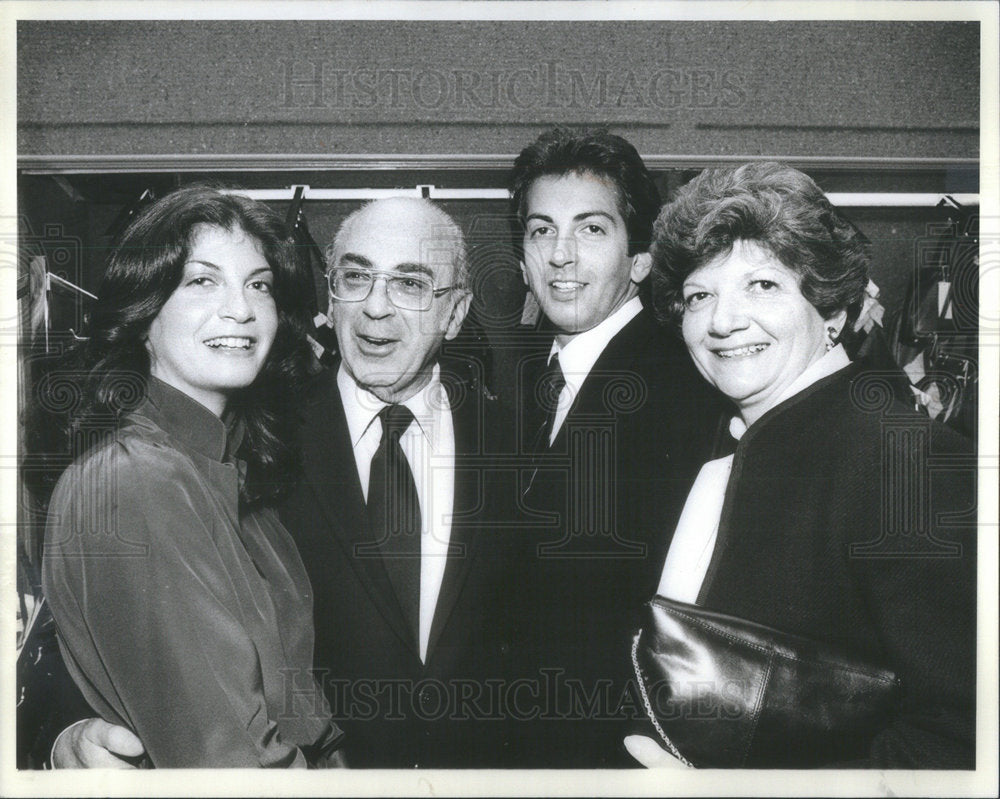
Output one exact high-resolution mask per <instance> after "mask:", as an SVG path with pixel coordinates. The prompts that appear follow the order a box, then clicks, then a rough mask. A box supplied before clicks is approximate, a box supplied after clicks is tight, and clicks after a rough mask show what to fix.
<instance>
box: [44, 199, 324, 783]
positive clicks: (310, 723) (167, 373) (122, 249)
mask: <svg viewBox="0 0 1000 799" xmlns="http://www.w3.org/2000/svg"><path fill="white" fill-rule="evenodd" d="M291 248H292V245H291V243H290V242H289V240H288V237H287V233H286V230H285V228H284V226H283V224H282V222H281V220H280V219H279V218H278V217H277V215H276V214H274V212H272V211H271V210H269V209H268V208H267V207H266V206H263V205H261V204H259V203H255V202H253V201H251V200H248V199H246V198H243V197H239V196H236V195H228V194H224V193H221V192H219V191H216V190H214V189H211V188H205V187H192V188H185V189H181V190H178V191H176V192H174V193H173V194H170V195H168V196H167V197H165V198H164V199H162V200H160V201H158V202H157V203H155V204H154V205H152V206H151V207H149V208H148V209H146V210H145V211H144V212H143V213H142V214H141V215H140V216H139V218H138V219H136V221H135V222H134V223H133V224H132V225H131V226H130V227H129V228H128V229H127V230H126V231H125V233H124V235H123V237H122V239H121V241H120V242H119V244H118V246H117V248H116V249H115V251H114V253H113V254H112V257H111V259H110V263H109V265H108V268H107V271H106V273H105V275H104V277H103V280H102V282H101V285H100V288H99V290H98V294H99V299H98V300H97V302H96V304H95V307H94V309H93V311H92V316H91V323H90V329H89V331H88V333H89V339H88V340H87V341H86V342H84V343H83V344H81V346H80V348H79V349H78V350H77V351H76V352H75V353H73V357H72V359H71V366H70V367H69V368H67V369H60V370H56V371H55V372H52V373H50V374H49V375H48V376H47V378H46V379H45V381H44V382H43V384H42V385H41V386H40V389H39V398H40V400H41V402H42V403H43V405H44V404H48V405H49V406H50V407H52V406H55V405H58V404H59V401H60V400H62V399H65V397H66V395H67V394H72V395H74V396H77V397H78V398H79V402H78V405H77V407H76V408H74V409H73V410H72V413H71V414H70V416H69V420H68V424H67V434H68V437H69V441H70V447H71V449H70V452H71V454H72V455H73V456H74V458H75V460H74V461H73V463H72V465H71V466H70V467H69V468H68V469H67V470H66V471H65V473H64V474H63V475H62V477H61V478H60V480H59V483H58V485H57V486H56V488H55V491H54V492H53V495H52V499H51V503H50V506H49V519H48V525H47V530H46V543H45V551H44V561H43V583H44V590H45V594H46V596H47V597H48V601H49V602H50V604H51V607H52V612H53V616H54V618H55V621H56V624H57V627H58V632H59V637H60V646H61V648H62V652H63V656H64V658H65V660H66V663H67V667H68V668H69V670H70V673H71V674H72V676H73V678H74V679H75V681H76V682H77V684H78V686H79V687H80V689H81V691H82V692H83V694H84V696H85V697H86V699H87V700H88V702H89V703H90V704H91V705H92V706H93V707H94V709H95V710H96V711H97V712H98V713H99V714H100V715H101V716H102V717H103V718H104V719H106V720H107V721H109V722H112V723H114V724H117V725H121V726H124V727H127V728H129V729H130V730H132V731H133V732H134V733H135V734H136V735H137V736H138V737H139V738H140V739H141V740H142V742H143V744H144V745H145V747H146V751H147V752H148V755H149V758H150V760H151V762H152V764H153V765H154V766H156V767H197V766H213V767H217V766H243V767H249V766H272V767H273V766H305V765H314V766H315V765H326V764H328V763H329V762H330V758H331V756H332V755H333V753H334V750H335V749H336V746H337V742H338V740H339V738H340V731H339V730H338V729H337V727H336V726H335V725H334V724H333V723H332V721H331V718H330V710H329V707H328V705H327V703H326V699H325V697H324V695H323V691H322V689H321V687H320V686H319V685H318V684H317V683H316V681H315V680H314V678H313V676H312V673H311V667H312V655H313V652H312V650H313V628H312V598H311V588H310V585H309V580H308V577H307V575H306V572H305V569H304V567H303V565H302V562H301V559H300V558H299V555H298V552H297V551H296V549H295V545H294V543H293V542H292V540H291V538H290V537H289V535H288V533H287V532H286V531H285V530H284V528H283V527H282V526H281V524H280V522H279V521H278V518H277V515H276V514H275V512H274V510H273V509H272V507H271V506H272V504H273V502H274V501H275V500H276V499H277V498H278V497H279V496H280V494H281V493H282V490H283V488H284V486H286V485H287V484H288V483H289V479H288V478H289V477H290V475H291V474H292V473H293V472H294V469H295V466H296V459H295V455H294V452H293V451H292V450H291V449H290V447H289V445H288V443H287V442H289V441H291V440H292V437H291V435H290V434H289V426H290V425H291V423H292V421H291V419H290V418H289V414H290V410H291V408H292V407H294V404H293V403H291V402H289V398H290V397H291V396H292V394H291V393H290V392H292V391H293V389H294V387H295V386H296V385H297V384H298V383H299V382H300V381H301V379H302V378H304V377H305V375H306V371H307V365H308V357H309V356H308V350H307V344H306V339H305V335H304V334H305V329H306V327H305V326H306V323H307V320H308V313H307V309H306V298H307V297H308V292H309V291H310V284H309V281H308V276H307V275H305V274H304V273H303V271H302V269H301V267H300V266H299V265H298V262H297V260H296V259H295V257H294V253H293V251H292V249H291Z"/></svg>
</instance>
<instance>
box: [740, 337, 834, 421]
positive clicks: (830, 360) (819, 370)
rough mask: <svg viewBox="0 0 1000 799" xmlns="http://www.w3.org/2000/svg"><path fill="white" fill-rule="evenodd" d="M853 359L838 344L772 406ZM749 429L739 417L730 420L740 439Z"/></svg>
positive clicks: (796, 379) (782, 393)
mask: <svg viewBox="0 0 1000 799" xmlns="http://www.w3.org/2000/svg"><path fill="white" fill-rule="evenodd" d="M850 364H851V359H850V358H848V357H847V352H846V351H845V350H844V348H843V346H842V345H840V344H838V345H837V346H836V347H834V348H833V349H832V350H830V351H829V352H827V353H825V354H824V355H823V356H822V357H821V358H819V359H818V360H816V361H814V362H813V363H811V364H809V366H807V367H806V368H805V370H804V371H803V372H802V374H800V375H799V376H798V377H796V378H795V379H794V380H793V381H792V382H791V383H790V384H789V385H788V387H787V388H786V389H785V390H784V391H782V392H781V394H779V395H778V400H777V402H775V403H774V405H773V406H772V407H777V406H778V405H780V404H781V403H782V402H784V401H785V400H786V399H790V398H792V397H794V396H795V395H796V394H798V393H799V392H800V391H802V390H803V389H806V388H809V386H811V385H812V384H813V383H816V382H817V381H819V380H822V379H823V378H824V377H827V376H828V375H832V374H833V373H834V372H837V371H840V370H841V369H843V368H844V367H845V366H850ZM746 431H747V426H746V423H745V422H744V421H743V420H742V419H741V418H740V417H739V416H734V417H733V418H732V419H730V420H729V434H730V435H731V436H732V437H733V438H735V439H736V440H737V441H739V440H740V439H741V438H742V437H743V434H744V433H745V432H746Z"/></svg>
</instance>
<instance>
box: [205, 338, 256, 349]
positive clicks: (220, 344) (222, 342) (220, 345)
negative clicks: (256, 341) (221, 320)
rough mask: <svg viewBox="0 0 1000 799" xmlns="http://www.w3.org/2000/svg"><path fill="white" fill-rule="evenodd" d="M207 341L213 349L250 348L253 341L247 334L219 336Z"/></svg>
mask: <svg viewBox="0 0 1000 799" xmlns="http://www.w3.org/2000/svg"><path fill="white" fill-rule="evenodd" d="M205 343H206V344H207V345H208V346H209V347H212V348H213V349H229V350H248V349H250V346H251V345H252V344H253V341H252V339H249V338H247V337H246V336H219V337H218V338H210V339H208V340H207V341H206V342H205Z"/></svg>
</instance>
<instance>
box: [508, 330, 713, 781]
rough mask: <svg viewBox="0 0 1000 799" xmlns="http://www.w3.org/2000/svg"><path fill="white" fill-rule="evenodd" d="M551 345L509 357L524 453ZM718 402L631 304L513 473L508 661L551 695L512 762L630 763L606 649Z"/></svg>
mask: <svg viewBox="0 0 1000 799" xmlns="http://www.w3.org/2000/svg"><path fill="white" fill-rule="evenodd" d="M550 345H551V339H550V340H549V342H546V344H545V346H544V348H539V349H538V350H537V351H536V352H534V353H528V354H526V355H525V356H524V357H523V358H522V360H521V363H520V370H519V375H520V378H519V379H520V386H519V390H520V396H521V397H522V400H521V403H520V409H521V413H520V418H519V429H520V432H521V436H520V440H521V444H522V450H523V451H525V452H527V450H528V449H529V448H530V447H531V442H532V441H533V440H534V439H535V438H536V431H537V429H538V427H539V425H540V424H541V419H542V415H541V411H540V410H539V408H538V403H537V401H536V400H535V396H536V394H535V391H536V385H537V380H538V377H539V376H540V375H541V373H542V372H543V370H544V368H545V361H546V359H547V357H548V352H549V347H550ZM720 411H721V403H720V401H719V400H718V399H717V398H716V397H715V396H714V394H713V393H712V392H710V390H709V388H708V386H707V384H706V383H705V381H704V380H703V379H702V378H701V377H700V375H698V374H697V373H696V371H695V369H694V367H693V365H692V363H691V360H690V358H689V356H688V354H687V351H686V350H685V348H684V345H683V343H682V342H681V340H680V338H679V336H678V335H677V334H676V333H675V332H674V331H672V330H666V329H663V328H661V327H660V326H659V325H657V324H656V322H655V321H654V320H653V318H652V315H651V314H650V313H649V312H648V311H646V310H643V311H642V312H641V313H640V314H639V315H638V316H637V317H635V318H634V319H633V320H631V321H630V322H629V324H627V325H626V326H625V327H624V328H623V329H622V330H621V331H620V332H619V333H618V334H617V335H616V336H615V337H614V338H613V339H612V340H611V341H610V342H609V344H608V345H607V347H606V348H605V349H604V351H603V352H602V353H601V355H600V356H599V358H598V359H597V361H596V363H595V364H594V367H593V369H592V370H591V371H590V373H589V374H588V376H587V378H586V380H585V381H584V383H583V385H582V386H581V388H580V390H579V392H578V394H577V396H576V398H575V400H574V402H573V405H572V406H571V408H570V411H569V414H568V416H567V418H566V420H565V421H564V422H563V424H562V426H561V428H560V430H559V433H558V435H557V436H556V439H555V441H554V442H553V444H552V446H551V447H550V448H549V449H548V450H547V451H545V452H543V453H541V454H539V455H537V456H536V460H535V464H534V468H532V469H527V470H526V474H525V475H524V484H523V487H526V491H525V492H524V496H523V500H522V502H523V507H522V512H523V513H524V516H525V534H524V536H523V538H522V539H521V541H520V542H519V548H518V552H519V554H518V555H517V556H516V562H515V563H514V564H513V566H512V567H511V571H512V572H513V573H517V574H521V575H522V576H523V583H524V585H525V586H526V588H525V590H523V591H521V592H520V596H521V604H520V607H519V608H518V609H517V610H516V611H515V612H514V614H513V617H514V618H515V620H516V624H515V631H514V633H513V637H514V641H515V645H514V656H515V661H514V662H515V663H516V667H517V668H519V669H520V670H521V671H520V673H521V674H522V675H524V674H527V675H529V676H531V677H533V678H535V679H537V680H538V681H539V684H540V686H541V688H540V690H541V693H542V694H543V695H544V697H545V698H546V699H547V700H549V702H550V704H549V706H548V707H546V708H545V709H544V710H543V712H542V714H541V716H543V717H544V716H549V717H552V718H541V717H540V718H539V719H538V723H537V724H535V725H533V726H534V727H535V729H534V731H533V733H534V734H533V736H532V740H531V742H530V744H529V743H526V742H525V744H524V745H525V746H526V747H527V748H528V750H529V751H527V752H525V753H524V758H525V761H524V762H527V763H531V760H532V757H535V758H537V759H536V761H535V762H534V763H531V764H532V765H549V766H577V767H582V768H586V767H592V768H596V767H601V766H618V765H634V763H633V762H632V761H631V760H630V759H629V758H627V756H626V755H625V754H624V751H623V749H622V747H621V736H620V732H621V729H620V726H619V722H620V721H621V713H620V712H618V710H617V708H618V705H619V703H620V701H621V699H622V697H623V695H624V694H625V690H626V683H627V682H628V680H629V678H630V671H629V670H628V669H626V668H625V666H627V664H623V663H622V662H621V658H620V654H619V653H620V652H622V651H623V648H624V647H625V646H626V644H627V642H628V635H629V633H630V630H631V629H632V628H633V627H634V626H635V613H636V612H637V611H638V609H639V608H640V607H641V605H642V603H643V602H644V601H645V600H647V599H648V598H649V597H650V596H651V595H652V594H653V593H654V592H655V590H656V585H657V583H658V581H659V576H660V571H661V570H662V567H663V561H664V558H665V556H666V551H667V547H668V545H669V543H670V537H671V535H672V533H673V529H674V526H675V525H676V522H677V518H678V516H679V513H680V510H681V508H682V507H683V501H684V498H685V497H686V495H687V491H688V489H689V488H690V485H691V483H692V481H693V480H694V477H695V475H696V474H697V470H698V469H699V468H700V466H701V464H702V463H704V461H705V460H706V459H707V458H708V457H709V455H710V453H711V444H712V440H713V438H714V435H715V430H716V427H717V424H718V420H719V416H720ZM532 475H533V476H532ZM529 483H530V487H528V486H529ZM557 675H558V677H559V679H557ZM560 680H561V681H562V682H561V683H560ZM574 680H576V681H578V683H574V682H573V681H574ZM564 711H565V712H564ZM554 717H559V718H561V719H564V721H561V722H560V721H555V720H553V718H554ZM519 737H520V736H519Z"/></svg>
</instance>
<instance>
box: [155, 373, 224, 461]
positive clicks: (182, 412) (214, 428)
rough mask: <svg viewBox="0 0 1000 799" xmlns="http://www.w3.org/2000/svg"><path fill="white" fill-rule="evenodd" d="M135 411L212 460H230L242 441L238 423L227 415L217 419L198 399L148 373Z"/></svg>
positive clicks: (189, 447) (186, 445)
mask: <svg viewBox="0 0 1000 799" xmlns="http://www.w3.org/2000/svg"><path fill="white" fill-rule="evenodd" d="M139 412H140V413H142V414H143V415H144V416H147V417H148V418H150V419H151V420H152V421H154V422H155V423H156V424H157V425H158V426H159V427H160V428H161V429H162V430H163V431H164V432H165V433H167V434H168V435H170V436H171V437H172V438H174V439H176V440H177V441H179V442H180V443H181V444H183V445H184V446H185V447H187V448H188V449H192V450H194V451H195V452H197V453H199V454H200V455H204V456H205V457H206V458H210V459H211V460H214V461H220V462H222V461H225V460H230V459H232V457H233V455H234V454H235V452H236V450H238V449H239V446H240V444H241V443H242V441H243V425H242V424H239V423H237V422H236V421H235V420H234V419H232V418H231V417H230V418H229V419H228V420H226V421H224V420H223V419H220V418H219V417H218V416H216V415H215V414H214V413H212V412H211V411H210V410H209V409H208V408H206V407H205V406H204V405H202V404H201V403H200V402H196V401H195V400H193V399H191V397H189V396H188V395H187V394H185V393H184V392H183V391H179V390H178V389H176V388H174V387H173V386H171V385H169V384H167V383H164V382H163V381H162V380H160V379H159V378H157V377H153V376H152V375H150V376H149V380H148V381H147V386H146V401H145V402H144V403H143V404H142V405H141V406H140V408H139Z"/></svg>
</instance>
